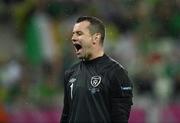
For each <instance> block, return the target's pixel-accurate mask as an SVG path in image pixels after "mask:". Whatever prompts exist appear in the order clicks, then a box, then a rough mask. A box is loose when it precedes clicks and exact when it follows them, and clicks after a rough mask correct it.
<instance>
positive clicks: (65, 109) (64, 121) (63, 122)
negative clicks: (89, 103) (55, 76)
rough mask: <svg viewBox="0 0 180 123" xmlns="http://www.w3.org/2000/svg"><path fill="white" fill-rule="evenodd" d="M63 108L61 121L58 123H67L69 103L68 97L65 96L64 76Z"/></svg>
mask: <svg viewBox="0 0 180 123" xmlns="http://www.w3.org/2000/svg"><path fill="white" fill-rule="evenodd" d="M64 78H65V79H64V107H63V112H62V115H61V121H60V123H68V114H69V103H68V96H67V86H66V83H67V81H66V80H67V79H66V75H65V76H64Z"/></svg>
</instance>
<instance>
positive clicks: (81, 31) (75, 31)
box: [72, 31, 83, 34]
mask: <svg viewBox="0 0 180 123" xmlns="http://www.w3.org/2000/svg"><path fill="white" fill-rule="evenodd" d="M75 33H83V32H82V31H73V32H72V34H75Z"/></svg>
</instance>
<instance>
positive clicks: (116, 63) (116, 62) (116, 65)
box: [109, 57, 125, 71]
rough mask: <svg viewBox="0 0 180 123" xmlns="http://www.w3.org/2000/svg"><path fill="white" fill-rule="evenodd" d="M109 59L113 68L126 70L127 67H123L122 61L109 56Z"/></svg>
mask: <svg viewBox="0 0 180 123" xmlns="http://www.w3.org/2000/svg"><path fill="white" fill-rule="evenodd" d="M109 61H110V64H111V66H112V67H111V69H112V70H122V71H125V68H124V67H123V65H122V64H120V62H118V61H116V60H115V59H113V58H111V57H109Z"/></svg>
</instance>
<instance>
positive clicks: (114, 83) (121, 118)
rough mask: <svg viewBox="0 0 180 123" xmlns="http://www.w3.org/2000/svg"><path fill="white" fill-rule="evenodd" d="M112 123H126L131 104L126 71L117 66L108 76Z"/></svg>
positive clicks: (130, 88) (130, 89) (130, 92)
mask: <svg viewBox="0 0 180 123" xmlns="http://www.w3.org/2000/svg"><path fill="white" fill-rule="evenodd" d="M110 81H111V84H110V85H111V86H110V95H111V97H110V103H111V120H112V123H118V122H119V123H128V119H129V114H130V110H131V105H132V104H133V103H132V96H133V94H132V82H131V81H130V79H129V77H128V74H127V71H125V70H124V69H123V68H122V67H121V66H119V65H117V66H115V67H114V68H113V70H112V71H111V74H110Z"/></svg>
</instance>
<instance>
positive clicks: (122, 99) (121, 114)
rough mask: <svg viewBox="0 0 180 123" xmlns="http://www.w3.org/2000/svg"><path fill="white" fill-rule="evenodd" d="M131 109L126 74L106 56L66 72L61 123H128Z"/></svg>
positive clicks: (130, 85)
mask: <svg viewBox="0 0 180 123" xmlns="http://www.w3.org/2000/svg"><path fill="white" fill-rule="evenodd" d="M131 105H132V83H131V81H130V79H129V77H128V75H127V72H126V70H125V69H124V68H123V67H122V66H121V65H120V64H119V63H118V62H117V61H115V60H113V59H112V58H110V57H108V56H107V55H103V56H102V57H98V58H96V59H93V60H90V61H80V62H79V63H77V64H75V65H74V66H73V67H71V68H70V69H69V70H67V71H66V72H65V79H64V108H63V113H62V117H61V123H113V122H118V123H127V122H128V118H129V113H130V109H131Z"/></svg>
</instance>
